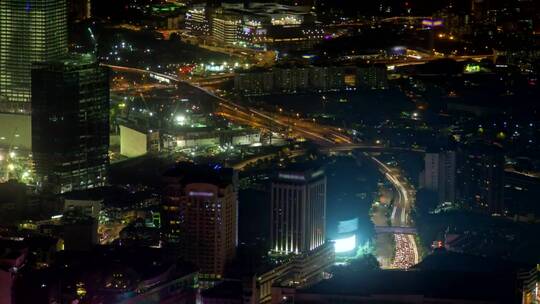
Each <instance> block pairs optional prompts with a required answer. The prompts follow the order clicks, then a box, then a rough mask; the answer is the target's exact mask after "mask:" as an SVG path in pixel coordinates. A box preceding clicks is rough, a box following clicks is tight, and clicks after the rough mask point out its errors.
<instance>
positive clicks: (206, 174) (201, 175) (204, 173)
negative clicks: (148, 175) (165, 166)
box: [164, 162, 235, 187]
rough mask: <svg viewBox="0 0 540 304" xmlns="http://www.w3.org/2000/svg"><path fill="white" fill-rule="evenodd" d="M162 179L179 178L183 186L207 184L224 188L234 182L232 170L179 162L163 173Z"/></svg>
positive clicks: (210, 165)
mask: <svg viewBox="0 0 540 304" xmlns="http://www.w3.org/2000/svg"><path fill="white" fill-rule="evenodd" d="M164 177H176V178H179V179H180V181H181V183H182V184H184V185H187V184H193V183H208V184H214V185H217V186H220V187H226V186H228V185H230V184H232V183H233V182H234V179H235V177H234V169H232V168H226V167H223V166H222V165H221V164H217V163H207V164H195V163H192V162H179V163H177V164H176V165H175V166H174V167H173V168H171V169H169V170H167V171H166V172H165V173H164Z"/></svg>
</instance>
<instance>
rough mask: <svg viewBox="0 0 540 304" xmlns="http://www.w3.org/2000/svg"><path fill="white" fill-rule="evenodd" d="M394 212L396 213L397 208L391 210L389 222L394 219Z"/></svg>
mask: <svg viewBox="0 0 540 304" xmlns="http://www.w3.org/2000/svg"><path fill="white" fill-rule="evenodd" d="M396 211H397V207H396V206H394V209H393V210H392V216H391V217H390V221H393V220H394V218H395V217H396Z"/></svg>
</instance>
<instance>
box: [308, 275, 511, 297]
mask: <svg viewBox="0 0 540 304" xmlns="http://www.w3.org/2000/svg"><path fill="white" fill-rule="evenodd" d="M396 282H399V284H396ZM514 284H515V278H514V277H510V276H493V275H491V274H486V273H462V272H443V271H419V270H416V271H403V270H379V271H368V272H357V273H351V274H346V275H341V276H336V277H334V278H332V279H329V280H325V281H322V282H320V283H319V284H316V285H313V286H312V287H309V288H306V289H303V290H299V291H298V293H299V294H303V293H305V294H321V295H342V296H363V297H368V296H373V295H387V296H401V295H408V296H412V295H422V296H424V297H426V298H436V299H461V300H486V301H497V302H495V303H515V292H516V290H515V289H514V287H513V286H515V285H514ZM499 301H502V302H499Z"/></svg>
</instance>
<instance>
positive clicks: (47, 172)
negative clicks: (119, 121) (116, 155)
mask: <svg viewBox="0 0 540 304" xmlns="http://www.w3.org/2000/svg"><path fill="white" fill-rule="evenodd" d="M108 75H109V73H108V70H107V69H106V68H104V67H101V66H99V64H98V63H97V61H96V59H95V57H94V56H93V55H90V54H84V55H82V54H71V55H69V56H66V57H63V58H61V59H58V60H54V61H49V62H42V63H38V64H35V65H34V68H33V69H32V153H33V158H34V166H35V171H36V176H37V177H38V183H39V184H38V185H39V186H40V187H41V188H43V189H48V190H49V191H51V192H55V193H63V192H68V191H71V190H84V189H89V188H94V187H99V186H103V185H105V184H106V177H107V169H108V165H109V156H108V151H109V76H108Z"/></svg>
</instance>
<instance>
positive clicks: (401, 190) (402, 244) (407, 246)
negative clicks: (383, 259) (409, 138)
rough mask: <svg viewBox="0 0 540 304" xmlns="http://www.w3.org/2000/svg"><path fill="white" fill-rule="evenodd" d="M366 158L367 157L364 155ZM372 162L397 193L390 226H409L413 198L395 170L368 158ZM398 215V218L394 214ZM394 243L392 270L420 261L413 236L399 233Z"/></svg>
mask: <svg viewBox="0 0 540 304" xmlns="http://www.w3.org/2000/svg"><path fill="white" fill-rule="evenodd" d="M365 155H366V156H369V155H368V154H367V153H365ZM370 158H371V160H373V162H375V163H376V164H377V166H379V168H380V170H381V172H382V173H383V174H384V176H385V177H386V179H388V181H390V183H391V184H392V185H393V187H394V188H395V189H396V192H397V200H396V201H395V202H394V210H393V211H392V217H391V225H392V226H401V227H407V226H409V225H410V223H409V220H408V214H409V213H410V210H411V207H412V204H413V197H412V196H411V195H409V192H408V190H407V187H406V185H405V183H404V182H403V181H401V179H400V178H399V175H397V174H396V173H394V171H395V170H392V168H390V167H388V166H387V165H386V164H385V163H383V162H382V161H380V160H378V159H377V158H376V157H374V156H371V157H370ZM398 213H399V216H396V214H398ZM394 241H395V256H394V261H393V262H392V265H391V267H392V268H399V269H407V268H410V267H412V266H413V265H415V264H418V262H419V261H420V258H419V254H418V247H417V245H416V240H415V239H414V236H413V235H406V234H401V233H396V234H394Z"/></svg>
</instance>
